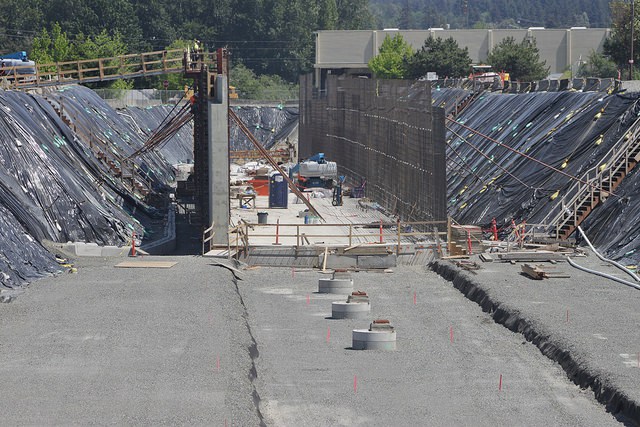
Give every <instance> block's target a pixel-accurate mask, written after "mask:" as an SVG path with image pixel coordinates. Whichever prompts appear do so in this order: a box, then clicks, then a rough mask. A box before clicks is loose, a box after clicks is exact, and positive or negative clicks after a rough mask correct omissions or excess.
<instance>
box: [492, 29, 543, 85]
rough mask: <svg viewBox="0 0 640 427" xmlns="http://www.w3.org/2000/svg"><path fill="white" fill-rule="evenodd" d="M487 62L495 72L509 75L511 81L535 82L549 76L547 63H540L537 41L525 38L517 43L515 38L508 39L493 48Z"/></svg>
mask: <svg viewBox="0 0 640 427" xmlns="http://www.w3.org/2000/svg"><path fill="white" fill-rule="evenodd" d="M487 62H488V63H489V64H491V66H492V67H493V68H494V69H495V70H497V71H504V72H507V73H509V74H510V77H511V80H519V81H535V80H541V79H544V78H545V77H546V76H547V75H548V74H549V67H547V66H546V64H547V62H546V61H540V52H539V51H538V47H537V46H536V41H535V39H534V40H528V39H526V38H525V39H524V40H522V42H520V43H517V42H516V40H515V39H514V38H513V37H507V38H506V39H504V40H502V41H501V42H500V43H498V45H497V46H496V47H494V48H493V50H492V51H491V53H490V54H489V56H487Z"/></svg>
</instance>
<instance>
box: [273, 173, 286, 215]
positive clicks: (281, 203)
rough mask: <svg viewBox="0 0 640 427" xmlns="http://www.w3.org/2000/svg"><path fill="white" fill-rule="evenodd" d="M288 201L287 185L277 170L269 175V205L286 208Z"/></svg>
mask: <svg viewBox="0 0 640 427" xmlns="http://www.w3.org/2000/svg"><path fill="white" fill-rule="evenodd" d="M288 202H289V185H288V184H287V181H286V180H285V179H284V177H283V176H282V175H281V174H280V173H279V172H271V174H270V175H269V207H270V208H284V209H286V208H287V205H288Z"/></svg>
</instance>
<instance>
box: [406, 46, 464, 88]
mask: <svg viewBox="0 0 640 427" xmlns="http://www.w3.org/2000/svg"><path fill="white" fill-rule="evenodd" d="M470 64H471V57H470V56H469V49H468V48H466V47H465V48H464V49H463V48H461V47H460V46H458V42H457V41H455V40H454V39H453V37H449V38H448V39H445V40H443V39H442V38H441V37H438V38H433V37H429V38H428V39H426V40H425V42H424V45H423V46H422V47H421V48H420V50H418V51H417V52H416V53H415V54H413V56H411V57H409V58H408V60H407V77H409V78H414V79H416V78H419V77H422V76H424V75H425V74H427V72H429V71H435V72H436V73H437V74H438V76H441V77H461V76H465V75H467V74H468V73H469V65H470Z"/></svg>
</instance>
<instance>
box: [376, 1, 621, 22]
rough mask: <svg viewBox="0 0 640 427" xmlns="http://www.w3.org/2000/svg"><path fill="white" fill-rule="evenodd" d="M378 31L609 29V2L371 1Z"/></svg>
mask: <svg viewBox="0 0 640 427" xmlns="http://www.w3.org/2000/svg"><path fill="white" fill-rule="evenodd" d="M369 2H370V9H371V11H372V13H373V15H374V17H375V19H376V25H377V26H378V27H379V28H402V29H409V28H411V29H425V28H430V27H442V28H446V27H447V25H449V26H450V28H452V29H454V28H528V27H546V28H568V27H572V26H587V27H600V28H602V27H608V26H609V25H610V18H609V0H370V1H369Z"/></svg>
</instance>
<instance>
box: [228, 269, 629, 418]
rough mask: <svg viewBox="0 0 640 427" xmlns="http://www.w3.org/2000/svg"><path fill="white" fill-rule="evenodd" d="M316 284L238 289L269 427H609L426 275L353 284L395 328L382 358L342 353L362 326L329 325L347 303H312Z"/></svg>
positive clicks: (296, 277)
mask: <svg viewBox="0 0 640 427" xmlns="http://www.w3.org/2000/svg"><path fill="white" fill-rule="evenodd" d="M320 277H322V275H321V274H319V273H318V272H317V271H293V270H289V269H274V268H256V269H253V270H249V271H246V272H245V273H244V274H243V278H244V280H242V281H239V282H238V283H239V288H240V292H241V294H242V295H243V298H244V301H245V304H246V306H247V309H248V312H249V313H250V316H249V323H250V325H251V330H252V331H253V335H254V336H255V338H256V340H257V342H258V346H259V348H260V357H259V358H258V359H257V371H258V378H257V381H256V387H257V390H258V392H259V394H260V396H261V398H262V404H261V411H262V413H263V415H264V417H265V419H266V420H267V423H268V424H270V425H318V426H320V425H381V426H382V425H442V426H446V425H474V426H495V425H540V426H543V425H545V426H546V425H565V426H569V425H575V426H578V425H616V424H618V425H619V422H618V421H616V420H615V418H614V417H613V416H612V415H611V414H608V413H606V412H605V409H604V407H603V406H602V405H600V404H598V403H597V402H596V401H595V399H594V397H593V393H592V392H591V391H588V390H587V391H585V390H582V389H580V388H579V387H577V386H576V385H574V384H572V383H571V382H570V381H569V379H568V378H567V376H566V374H565V372H564V371H563V370H562V369H561V368H560V366H558V365H557V364H556V363H554V362H552V361H551V360H549V359H548V358H546V357H545V356H543V355H542V354H541V353H540V351H539V350H538V349H537V348H536V347H535V346H533V345H532V344H530V343H528V342H527V341H525V340H524V338H523V337H522V335H519V334H514V333H512V332H510V331H509V330H507V329H505V328H504V327H502V326H501V325H498V324H496V323H495V322H494V321H493V320H492V319H491V317H490V316H489V315H488V314H486V313H483V312H482V310H481V308H480V307H479V306H478V305H477V304H475V303H473V302H471V301H469V300H468V299H466V298H465V297H464V296H463V295H462V294H460V292H458V291H457V290H456V289H454V288H453V286H452V285H451V283H450V282H448V281H446V280H444V279H442V278H441V277H438V276H437V275H436V274H435V273H433V272H432V271H430V270H428V269H427V268H426V267H403V268H398V269H395V270H394V272H393V273H365V272H360V273H354V276H353V277H354V282H355V285H354V288H355V289H359V290H362V291H365V292H367V293H368V294H369V296H370V301H371V306H372V308H371V318H372V319H374V318H384V319H388V320H390V322H391V324H392V325H393V326H394V327H395V328H396V331H397V350H396V351H390V352H384V351H355V350H351V349H350V347H351V331H352V330H353V329H355V328H366V327H368V326H369V321H365V320H331V319H328V317H330V316H331V302H332V301H340V300H346V295H345V296H340V295H330V294H318V293H316V291H317V286H318V279H319V278H320ZM414 296H415V300H414ZM414 301H415V303H414ZM501 376H502V388H501V389H500V377H501Z"/></svg>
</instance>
